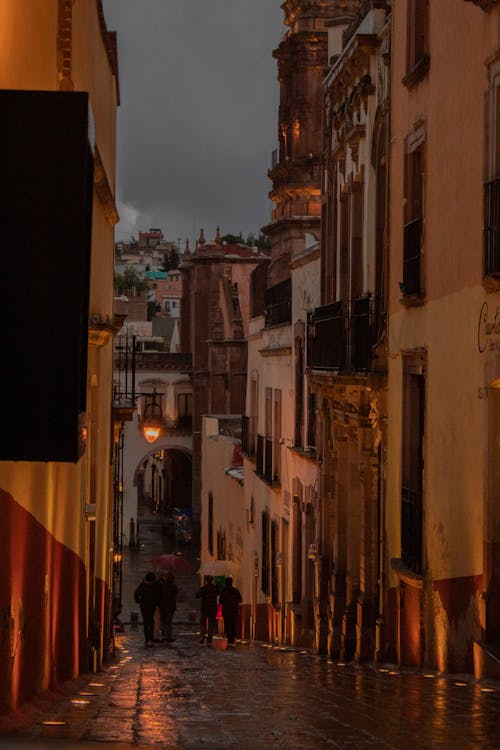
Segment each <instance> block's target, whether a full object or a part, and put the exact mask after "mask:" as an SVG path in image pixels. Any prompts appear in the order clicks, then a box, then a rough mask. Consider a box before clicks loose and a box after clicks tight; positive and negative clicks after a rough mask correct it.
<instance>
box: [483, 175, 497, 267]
mask: <svg viewBox="0 0 500 750" xmlns="http://www.w3.org/2000/svg"><path fill="white" fill-rule="evenodd" d="M494 274H500V177H497V179H496V180H493V181H492V182H487V183H486V184H485V186H484V275H485V276H492V275H494Z"/></svg>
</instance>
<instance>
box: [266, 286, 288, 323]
mask: <svg viewBox="0 0 500 750" xmlns="http://www.w3.org/2000/svg"><path fill="white" fill-rule="evenodd" d="M291 320H292V280H291V279H287V280H286V281H282V282H281V283H280V284H275V285H274V286H271V287H269V288H268V289H266V293H265V321H266V323H265V324H266V328H267V327H268V326H274V325H278V324H280V323H290V321H291Z"/></svg>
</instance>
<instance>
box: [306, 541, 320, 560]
mask: <svg viewBox="0 0 500 750" xmlns="http://www.w3.org/2000/svg"><path fill="white" fill-rule="evenodd" d="M307 558H308V560H312V562H316V560H317V559H318V545H317V544H310V545H309V549H308V550H307Z"/></svg>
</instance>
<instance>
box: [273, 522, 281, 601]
mask: <svg viewBox="0 0 500 750" xmlns="http://www.w3.org/2000/svg"><path fill="white" fill-rule="evenodd" d="M278 535H279V526H278V524H277V522H276V521H271V601H272V603H273V605H274V606H275V607H277V606H278V602H279V583H278V565H277V553H278V549H279V536H278Z"/></svg>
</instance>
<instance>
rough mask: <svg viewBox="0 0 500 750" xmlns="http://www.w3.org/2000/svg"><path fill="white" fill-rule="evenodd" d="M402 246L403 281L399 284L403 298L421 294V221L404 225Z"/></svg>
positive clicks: (416, 220)
mask: <svg viewBox="0 0 500 750" xmlns="http://www.w3.org/2000/svg"><path fill="white" fill-rule="evenodd" d="M403 242H404V246H403V281H402V282H401V284H400V287H401V291H402V293H403V296H404V297H409V296H413V295H421V294H422V269H421V265H422V264H421V258H422V219H413V221H410V222H408V224H405V227H404V240H403Z"/></svg>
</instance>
